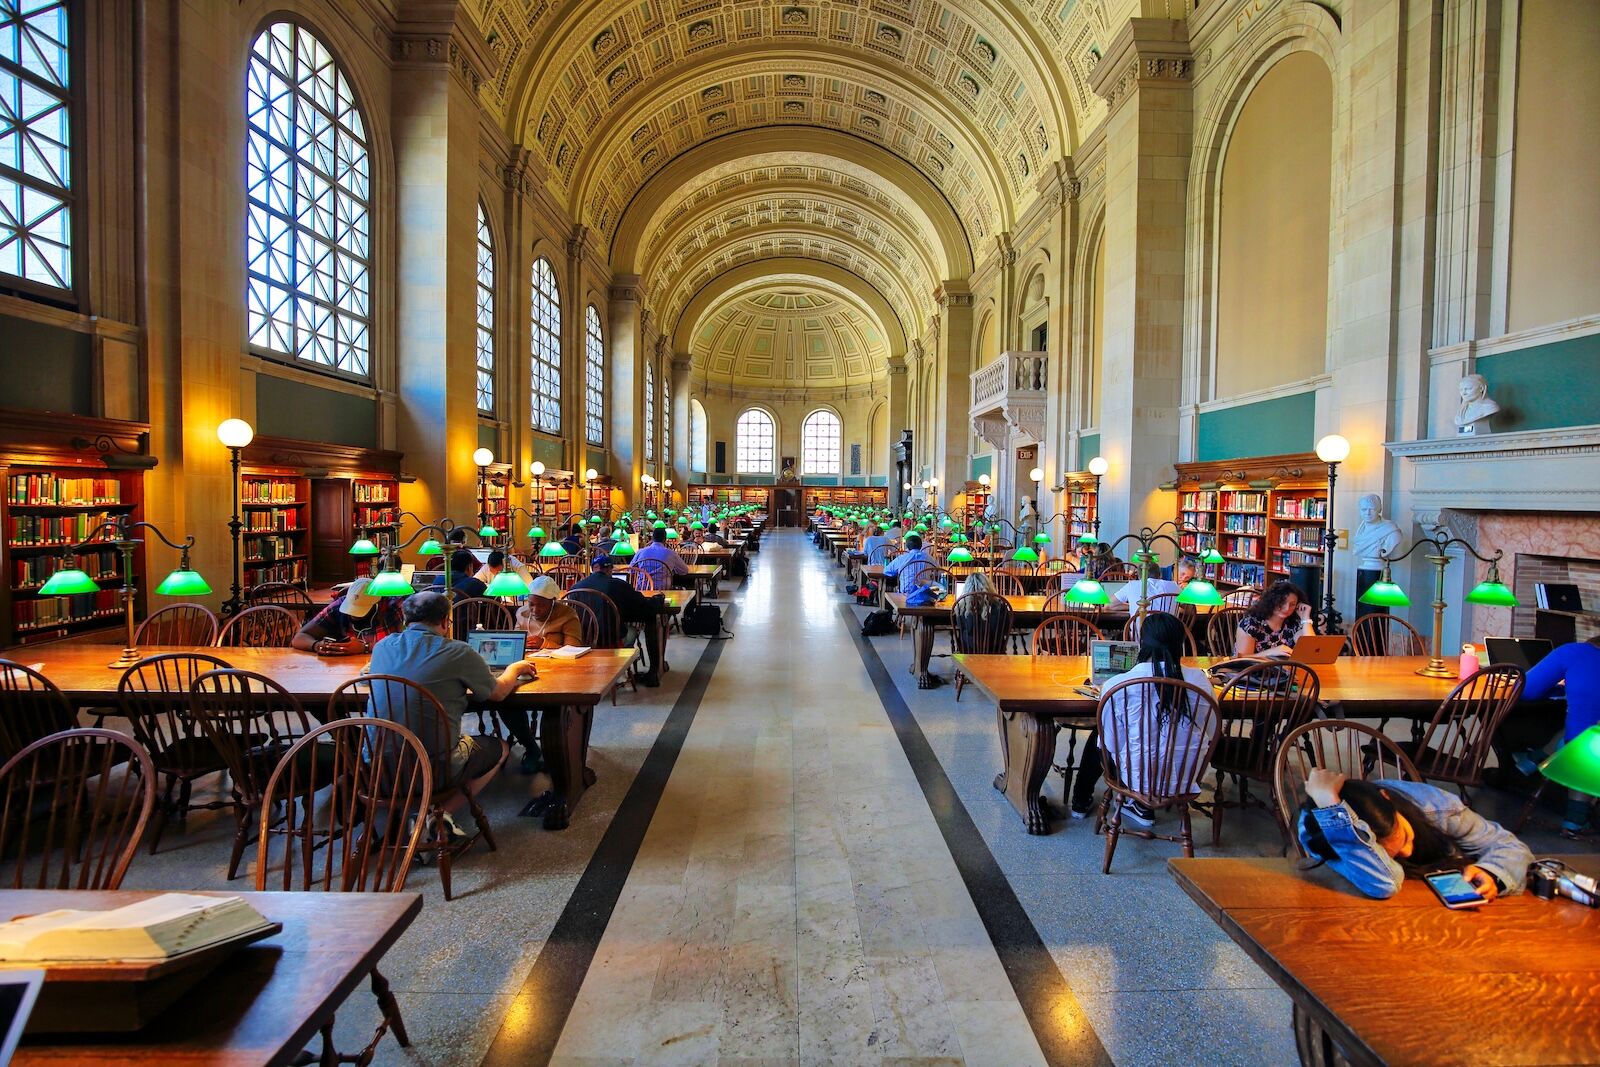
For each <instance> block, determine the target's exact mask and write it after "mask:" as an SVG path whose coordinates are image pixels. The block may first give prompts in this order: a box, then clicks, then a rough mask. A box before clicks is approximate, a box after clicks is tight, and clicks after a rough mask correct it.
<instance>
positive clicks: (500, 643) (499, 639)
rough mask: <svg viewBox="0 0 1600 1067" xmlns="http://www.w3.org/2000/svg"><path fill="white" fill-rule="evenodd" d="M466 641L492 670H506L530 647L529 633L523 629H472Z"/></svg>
mask: <svg viewBox="0 0 1600 1067" xmlns="http://www.w3.org/2000/svg"><path fill="white" fill-rule="evenodd" d="M466 641H467V647H468V648H470V649H472V651H474V652H476V653H477V654H478V655H480V656H482V657H483V661H484V662H485V663H487V664H488V665H489V669H490V670H492V671H503V670H505V669H506V668H507V667H509V666H511V665H512V664H513V663H515V662H517V660H519V659H521V658H522V656H523V653H524V652H525V651H526V650H527V647H528V635H527V634H526V633H524V632H522V631H521V630H472V631H469V632H468V634H467V637H466Z"/></svg>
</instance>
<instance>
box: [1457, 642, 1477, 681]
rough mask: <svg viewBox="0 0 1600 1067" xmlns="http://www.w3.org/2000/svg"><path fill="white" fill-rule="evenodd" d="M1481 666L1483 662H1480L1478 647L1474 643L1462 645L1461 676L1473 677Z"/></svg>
mask: <svg viewBox="0 0 1600 1067" xmlns="http://www.w3.org/2000/svg"><path fill="white" fill-rule="evenodd" d="M1481 666H1482V664H1481V663H1479V662H1478V650H1477V648H1476V647H1475V646H1473V645H1462V646H1461V670H1460V672H1459V676H1460V677H1462V678H1471V677H1472V676H1473V675H1474V674H1477V673H1478V670H1479V668H1480V667H1481Z"/></svg>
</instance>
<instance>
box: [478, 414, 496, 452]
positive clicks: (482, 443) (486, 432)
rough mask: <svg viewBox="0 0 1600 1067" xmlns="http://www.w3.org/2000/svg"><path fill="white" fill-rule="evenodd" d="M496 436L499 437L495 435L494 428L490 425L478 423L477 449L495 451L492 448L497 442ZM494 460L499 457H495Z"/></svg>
mask: <svg viewBox="0 0 1600 1067" xmlns="http://www.w3.org/2000/svg"><path fill="white" fill-rule="evenodd" d="M498 436H499V435H498V434H496V433H495V428H494V426H493V425H492V424H490V423H487V422H480V423H478V447H479V448H487V449H488V450H489V451H491V452H493V451H494V450H495V448H494V446H495V444H496V442H497V438H498ZM495 458H496V459H499V458H500V457H498V456H496V457H495Z"/></svg>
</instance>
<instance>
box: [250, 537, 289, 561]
mask: <svg viewBox="0 0 1600 1067" xmlns="http://www.w3.org/2000/svg"><path fill="white" fill-rule="evenodd" d="M294 554H295V548H294V538H292V537H252V538H251V539H250V540H249V541H247V542H246V543H245V557H244V558H245V562H246V563H271V562H273V561H274V560H276V559H277V558H278V557H279V556H292V555H294Z"/></svg>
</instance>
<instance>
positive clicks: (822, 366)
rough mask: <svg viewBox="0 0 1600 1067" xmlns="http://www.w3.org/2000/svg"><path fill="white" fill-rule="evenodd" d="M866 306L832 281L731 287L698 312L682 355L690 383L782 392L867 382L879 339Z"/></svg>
mask: <svg viewBox="0 0 1600 1067" xmlns="http://www.w3.org/2000/svg"><path fill="white" fill-rule="evenodd" d="M875 320H876V316H875V315H873V313H872V312H871V310H870V309H868V308H866V307H865V306H864V305H862V304H860V303H859V302H857V301H856V300H855V299H854V298H853V297H851V296H850V295H849V294H847V293H842V292H840V291H839V290H837V289H833V288H832V287H824V286H822V285H817V284H811V283H805V282H798V281H791V282H787V283H777V284H775V285H773V286H772V287H770V288H762V289H759V290H757V291H753V292H752V291H745V292H734V293H731V294H729V295H728V296H726V297H724V298H722V299H721V300H720V301H718V302H717V303H715V304H713V305H711V307H710V308H708V310H707V311H706V313H705V314H704V315H702V316H701V317H700V320H699V324H698V326H697V327H696V329H695V332H694V335H693V341H692V343H691V344H690V349H689V354H690V357H691V360H692V364H691V366H692V369H693V372H694V374H695V376H696V379H697V384H700V385H702V387H703V388H704V389H705V390H706V391H712V392H714V391H715V390H716V389H717V388H718V387H722V386H731V387H733V388H735V389H738V388H740V387H751V386H755V387H776V388H778V389H782V390H802V389H843V388H849V387H851V386H863V387H868V386H870V385H871V384H872V382H873V381H874V380H877V379H881V378H882V377H883V376H884V374H885V368H886V366H887V358H888V355H889V351H888V344H887V338H886V337H885V336H884V334H883V332H882V330H880V329H879V327H878V325H877V322H876V321H875Z"/></svg>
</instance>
